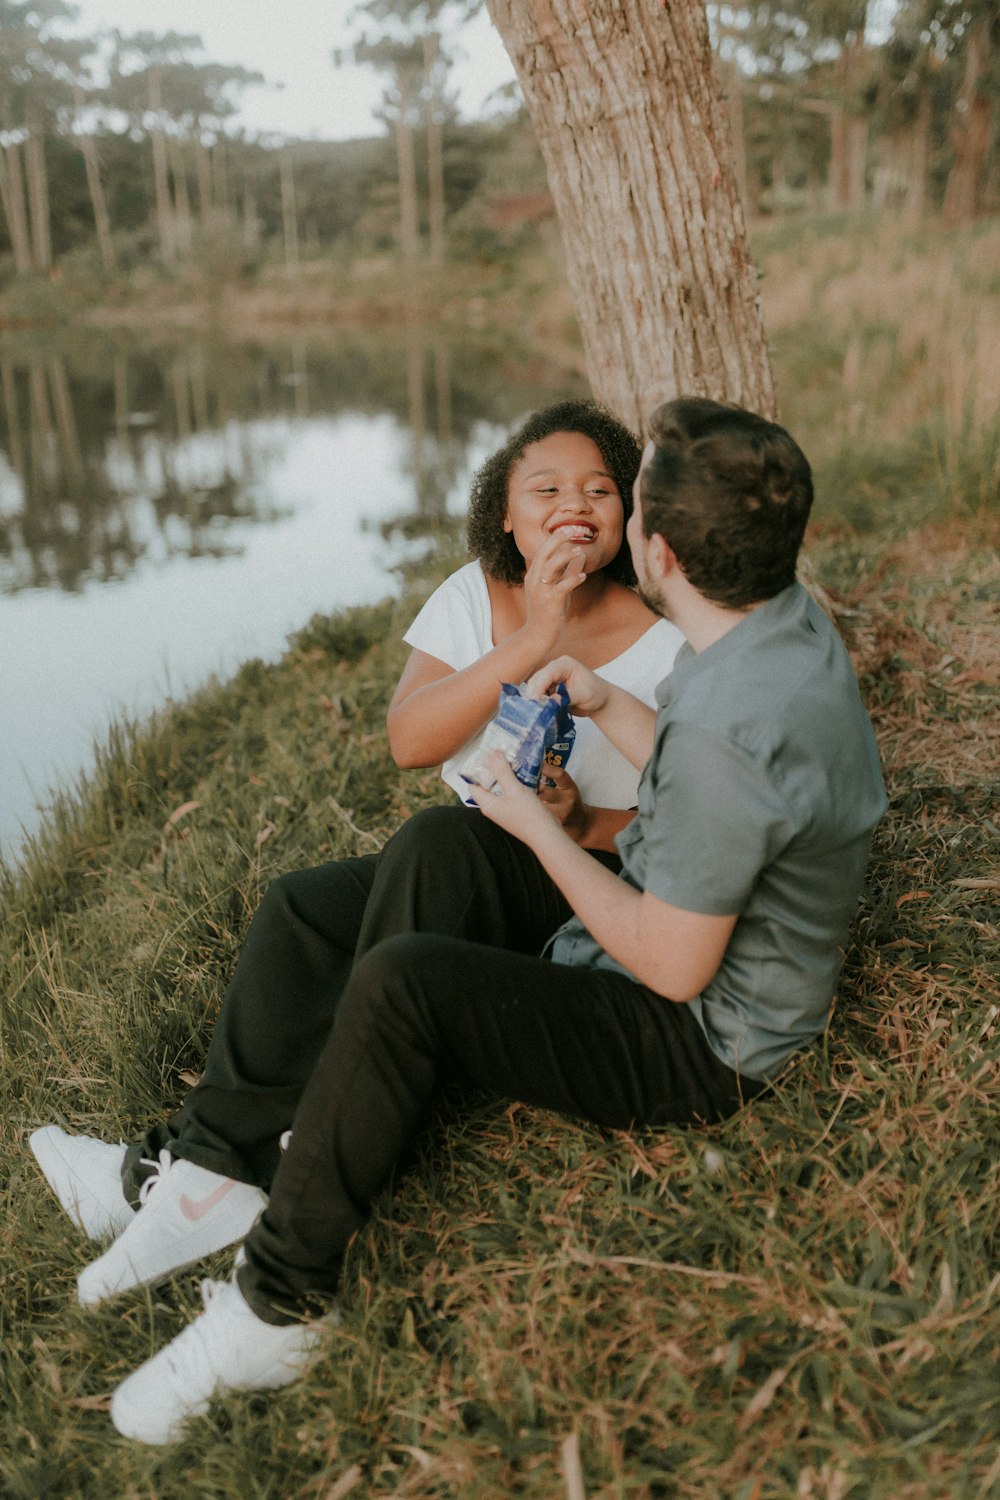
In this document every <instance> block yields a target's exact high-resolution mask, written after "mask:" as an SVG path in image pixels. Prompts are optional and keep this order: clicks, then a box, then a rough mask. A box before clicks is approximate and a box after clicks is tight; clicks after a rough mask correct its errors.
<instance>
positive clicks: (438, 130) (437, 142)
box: [424, 31, 445, 267]
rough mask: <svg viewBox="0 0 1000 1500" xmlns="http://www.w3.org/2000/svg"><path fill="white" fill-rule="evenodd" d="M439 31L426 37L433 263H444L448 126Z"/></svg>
mask: <svg viewBox="0 0 1000 1500" xmlns="http://www.w3.org/2000/svg"><path fill="white" fill-rule="evenodd" d="M438 52H439V44H438V36H437V32H435V31H429V32H427V34H426V35H425V37H424V74H425V76H426V80H427V231H428V238H429V240H430V254H431V265H432V266H437V267H440V266H443V265H444V249H445V237H444V219H445V197H444V128H443V126H442V123H441V81H440V78H439V71H440V64H439V58H438Z"/></svg>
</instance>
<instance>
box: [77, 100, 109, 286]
mask: <svg viewBox="0 0 1000 1500" xmlns="http://www.w3.org/2000/svg"><path fill="white" fill-rule="evenodd" d="M81 107H82V96H80V97H78V102H77V109H80V108H81ZM79 142H80V153H81V155H82V156H83V165H84V170H85V171H86V173H87V191H88V192H89V193H90V203H91V207H92V208H93V210H94V229H95V230H96V232H97V250H98V254H99V255H100V257H101V265H102V267H103V268H104V270H105V272H107V273H110V272H111V271H113V270H114V268H115V242H114V240H113V239H112V237H111V219H110V217H109V215H108V204H107V199H106V198H105V196H104V185H103V183H102V182H101V166H100V162H99V161H98V159H97V146H96V144H95V142H94V138H93V136H92V135H82V136H80V137H79Z"/></svg>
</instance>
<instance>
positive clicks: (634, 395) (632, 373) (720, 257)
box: [488, 0, 775, 430]
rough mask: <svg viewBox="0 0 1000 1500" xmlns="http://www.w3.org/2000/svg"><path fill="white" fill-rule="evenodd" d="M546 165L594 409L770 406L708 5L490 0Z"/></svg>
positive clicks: (642, 411) (637, 419)
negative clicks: (697, 400)
mask: <svg viewBox="0 0 1000 1500" xmlns="http://www.w3.org/2000/svg"><path fill="white" fill-rule="evenodd" d="M488 5H489V10H490V14H491V16H492V18H493V21H494V24H495V25H496V27H497V29H498V30H499V32H500V35H501V37H502V38H503V40H504V44H505V46H506V47H507V50H508V52H509V53H510V55H511V58H512V60H513V63H514V66H515V68H516V70H517V74H518V77H519V79H520V82H521V88H522V90H523V92H524V97H525V101H526V103H527V107H528V111H529V113H530V115H531V120H532V124H533V125H534V129H535V134H536V136H537V137H538V142H539V145H540V147H541V150H542V154H543V156H544V158H545V164H546V167H547V170H548V178H549V185H550V188H551V190H552V196H553V199H554V201H555V205H556V211H557V213H558V216H559V222H560V227H561V230H562V237H563V244H564V247H565V253H566V261H567V270H568V274H569V281H570V286H571V288H572V291H573V297H574V301H575V304H576V309H577V314H578V317H579V321H580V326H581V331H582V334H583V343H584V350H585V353H586V357H587V365H588V370H589V374H590V381H591V385H592V387H593V390H594V394H595V395H596V396H597V397H598V398H599V399H600V400H602V401H604V402H605V403H606V404H607V405H608V406H609V407H611V409H612V410H613V411H615V412H617V413H618V414H619V415H620V416H621V417H622V418H623V419H624V420H625V421H627V422H629V423H630V424H631V425H632V426H633V427H634V428H636V429H637V430H638V429H639V428H641V426H642V423H643V420H644V418H645V417H646V416H647V415H648V413H649V412H650V411H651V410H652V408H653V407H654V406H656V405H657V404H658V403H659V402H661V401H663V400H666V399H669V398H671V397H674V396H678V395H685V394H687V395H703V396H709V397H712V398H714V399H716V400H722V401H734V402H737V403H739V404H740V405H742V406H746V407H749V408H752V409H753V410H756V411H759V412H762V413H763V414H765V415H771V414H772V413H773V411H774V407H775V397H774V386H773V381H772V376H771V370H770V366H769V363H768V358H767V345H766V341H765V337H764V325H763V320H762V316H761V310H760V303H759V298H758V292H757V282H756V275H755V272H754V268H753V266H752V264H751V262H750V257H749V251H748V248H747V241H746V230H745V226H744V221H743V213H742V209H741V207H740V202H739V195H738V191H737V185H736V179H735V176H734V173H733V169H732V162H731V155H730V150H729V128H728V123H727V120H726V112H725V108H724V106H723V104H722V101H721V98H720V96H719V91H718V89H717V87H716V79H715V70H714V65H713V59H712V51H711V46H710V43H709V35H708V24H707V20H706V16H705V9H704V5H703V4H700V3H690V4H684V5H680V4H677V5H670V6H667V7H665V8H661V7H653V6H652V5H650V4H649V3H648V0H488Z"/></svg>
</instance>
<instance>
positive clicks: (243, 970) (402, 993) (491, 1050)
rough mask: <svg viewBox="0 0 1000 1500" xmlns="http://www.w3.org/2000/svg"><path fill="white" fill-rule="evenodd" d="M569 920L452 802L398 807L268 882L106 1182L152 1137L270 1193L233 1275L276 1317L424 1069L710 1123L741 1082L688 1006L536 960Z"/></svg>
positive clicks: (387, 1163)
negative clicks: (199, 1035) (371, 833)
mask: <svg viewBox="0 0 1000 1500" xmlns="http://www.w3.org/2000/svg"><path fill="white" fill-rule="evenodd" d="M603 859H604V861H605V862H606V863H611V864H616V863H617V861H615V860H613V858H612V857H611V856H603ZM568 915H569V911H568V908H567V905H566V902H565V900H564V899H563V897H562V896H561V895H560V894H559V892H558V890H557V889H556V887H555V886H554V884H553V883H552V881H551V880H550V879H549V877H548V876H547V875H546V874H545V872H544V871H543V870H542V868H541V866H540V865H539V864H538V861H537V860H536V859H535V857H534V855H533V854H532V853H531V852H530V850H528V849H527V848H526V846H525V845H523V844H521V843H520V842H519V840H517V839H514V838H512V837H511V836H510V835H508V834H505V833H504V832H503V831H502V830H501V829H499V828H497V827H496V826H495V825H494V824H491V823H489V822H488V821H487V819H485V818H484V817H483V816H482V814H481V813H479V812H478V811H476V810H475V809H469V808H461V807H456V806H450V807H440V808H432V809H429V810H428V811H426V812H423V813H419V814H417V816H416V817H414V818H412V819H410V820H409V822H408V823H406V824H405V825H404V826H403V828H402V829H400V831H399V832H398V833H397V834H396V835H395V836H394V837H393V838H392V839H390V841H389V842H388V843H387V844H386V846H385V848H384V849H383V850H382V851H381V853H380V854H378V855H369V856H362V857H360V858H355V859H348V860H343V861H340V862H337V863H335V864H328V865H322V866H319V867H318V868H316V869H313V870H304V871H299V872H296V873H294V874H291V875H288V876H284V877H282V878H281V879H280V880H278V881H276V882H274V884H273V885H272V886H271V887H270V888H269V889H268V891H267V893H266V895H265V897H264V900H263V902H262V903H261V906H260V908H259V910H258V912H257V914H256V915H255V917H254V919H253V921H252V923H251V925H250V929H249V931H248V934H247V938H246V941H245V943H244V946H243V949H242V952H241V954H240V959H239V962H238V964H237V968H236V972H235V974H234V977H233V981H232V984H231V985H230V988H229V990H228V991H227V994H226V997H225V1000H224V1002H223V1006H222V1010H221V1012H220V1016H219V1020H218V1023H217V1026H216V1030H215V1034H214V1036H213V1039H212V1042H211V1045H210V1047H209V1052H208V1057H207V1060H206V1066H205V1072H204V1074H203V1077H202V1080H201V1082H200V1083H199V1084H198V1086H197V1087H196V1088H194V1089H193V1090H192V1091H191V1094H190V1095H189V1096H188V1099H187V1101H186V1103H185V1106H184V1108H183V1109H182V1110H181V1111H180V1112H179V1114H177V1115H175V1116H173V1117H172V1118H171V1119H170V1120H169V1121H167V1123H166V1124H165V1125H163V1126H159V1127H156V1128H154V1130H152V1131H151V1132H150V1133H149V1134H148V1135H147V1137H146V1139H145V1140H144V1141H143V1143H142V1144H141V1146H139V1147H134V1148H132V1150H131V1151H130V1153H129V1156H128V1158H127V1161H126V1168H125V1185H126V1191H127V1192H129V1193H130V1196H132V1197H133V1201H134V1196H135V1194H136V1193H137V1186H138V1183H139V1182H140V1181H141V1177H142V1175H143V1169H142V1166H141V1163H140V1161H139V1158H140V1157H141V1156H144V1157H153V1156H155V1154H156V1152H157V1151H158V1150H159V1149H160V1148H161V1147H163V1146H166V1147H167V1148H168V1149H169V1150H170V1151H171V1152H172V1153H173V1154H174V1155H177V1156H181V1157H186V1158H187V1159H188V1160H191V1161H195V1162H197V1163H198V1164H199V1165H201V1166H205V1167H209V1168H210V1169H212V1170H213V1171H217V1172H221V1173H223V1174H225V1175H227V1176H234V1177H238V1178H240V1179H241V1180H244V1181H252V1182H255V1183H258V1184H259V1185H260V1186H262V1187H264V1188H267V1189H269V1190H270V1194H271V1197H270V1202H269V1204H268V1207H267V1209H266V1210H265V1212H264V1214H263V1215H262V1217H261V1219H260V1221H259V1222H258V1224H257V1225H256V1226H255V1228H254V1229H253V1230H252V1231H251V1233H250V1235H249V1236H248V1238H247V1241H246V1254H247V1260H246V1263H245V1264H244V1265H243V1266H242V1267H241V1268H240V1271H239V1273H238V1275H239V1281H240V1286H241V1288H242V1290H243V1293H244V1295H245V1296H246V1298H247V1300H248V1302H249V1303H250V1305H251V1306H252V1307H253V1308H254V1310H255V1311H256V1312H257V1313H258V1315H259V1316H260V1317H262V1318H264V1319H265V1320H267V1321H270V1322H284V1321H288V1320H289V1319H290V1318H293V1317H295V1316H296V1315H297V1314H299V1313H300V1312H301V1310H302V1308H303V1307H307V1306H309V1304H310V1303H311V1301H313V1300H314V1299H316V1298H324V1297H326V1296H328V1295H329V1294H330V1293H332V1292H333V1291H334V1290H335V1289H336V1285H337V1281H338V1278H339V1274H340V1266H341V1262H342V1260H343V1255H344V1252H345V1250H346V1247H347V1244H348V1242H349V1240H350V1239H351V1237H352V1235H353V1234H354V1233H355V1232H356V1231H357V1230H358V1229H359V1228H360V1227H361V1225H363V1224H364V1222H365V1220H366V1218H367V1216H368V1213H369V1209H370V1204H371V1201H372V1199H373V1197H374V1196H375V1195H376V1194H377V1193H378V1192H379V1191H380V1190H381V1189H382V1188H383V1187H384V1186H385V1185H386V1184H387V1182H388V1180H389V1178H390V1177H391V1174H392V1172H393V1169H394V1168H395V1167H396V1166H397V1164H398V1163H399V1162H400V1161H401V1160H402V1159H403V1158H404V1157H405V1156H406V1155H408V1153H409V1151H410V1150H411V1149H412V1146H413V1143H414V1140H415V1138H416V1136H417V1133H418V1132H419V1130H420V1128H421V1126H422V1124H423V1122H424V1120H425V1118H426V1116H427V1113H428V1110H429V1107H430V1105H431V1103H432V1101H433V1099H434V1096H435V1094H436V1093H437V1091H438V1090H439V1089H440V1088H441V1087H442V1086H443V1085H446V1084H457V1085H459V1086H464V1087H469V1088H476V1089H480V1090H486V1091H488V1092H490V1093H492V1094H495V1095H497V1096H500V1097H505V1098H513V1099H518V1100H521V1101H523V1102H524V1103H528V1104H534V1105H538V1106H541V1107H544V1108H549V1109H554V1110H557V1111H560V1112H562V1113H564V1114H569V1115H574V1116H578V1117H580V1118H585V1119H589V1120H592V1121H594V1122H595V1123H598V1124H601V1125H604V1126H608V1127H620V1128H624V1127H628V1126H630V1125H633V1124H635V1125H650V1126H657V1125H666V1124H688V1123H692V1122H695V1121H699V1120H702V1121H711V1120H718V1119H721V1118H724V1117H725V1116H726V1115H728V1114H731V1113H733V1112H734V1111H735V1110H736V1109H738V1108H739V1106H740V1104H741V1103H742V1102H743V1101H744V1100H745V1099H747V1098H750V1097H752V1096H753V1095H754V1094H756V1093H758V1092H759V1091H760V1088H761V1085H760V1084H758V1083H754V1082H752V1081H750V1080H745V1079H744V1080H741V1079H740V1078H739V1077H738V1076H737V1075H736V1074H735V1073H733V1072H732V1071H731V1070H730V1069H729V1068H727V1067H726V1066H725V1064H723V1063H722V1062H721V1061H720V1060H719V1059H718V1058H717V1057H716V1056H715V1054H714V1053H713V1052H712V1051H711V1049H710V1048H709V1047H708V1044H707V1043H706V1041H705V1039H704V1036H703V1034H702V1032H701V1029H700V1027H699V1026H698V1024H697V1022H696V1021H695V1020H694V1018H693V1017H692V1015H691V1013H690V1011H689V1010H688V1009H687V1007H685V1006H683V1005H674V1004H672V1003H671V1002H670V1001H668V1000H664V999H663V998H662V997H661V996H659V995H656V994H654V993H653V991H651V990H648V989H646V988H645V987H644V986H642V985H639V984H637V983H636V982H635V981H634V980H632V979H630V978H628V976H626V975H623V974H619V973H616V972H614V971H611V970H601V969H578V968H570V967H567V966H565V965H560V964H553V963H550V962H549V961H548V960H546V959H541V958H539V957H537V955H538V953H539V952H540V951H541V949H542V947H543V946H544V944H545V942H546V940H547V939H548V937H549V936H550V935H551V933H552V932H553V931H554V930H555V928H556V927H558V926H559V925H560V924H561V923H562V922H563V921H564V920H565V919H566V917H567V916H568ZM289 1128H291V1130H292V1136H291V1140H290V1143H289V1145H288V1149H287V1151H286V1152H285V1153H284V1154H282V1153H281V1151H280V1150H279V1146H278V1140H279V1137H280V1136H281V1135H282V1133H283V1132H284V1131H286V1130H288V1129H289Z"/></svg>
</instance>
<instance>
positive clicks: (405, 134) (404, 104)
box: [396, 68, 420, 265]
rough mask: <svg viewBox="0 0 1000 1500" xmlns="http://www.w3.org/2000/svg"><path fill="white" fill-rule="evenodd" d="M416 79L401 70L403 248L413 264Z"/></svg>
mask: <svg viewBox="0 0 1000 1500" xmlns="http://www.w3.org/2000/svg"><path fill="white" fill-rule="evenodd" d="M412 108H413V82H412V79H411V78H410V75H409V72H408V70H406V69H405V68H404V69H403V70H401V72H400V78H399V120H398V121H397V123H396V159H397V162H398V166H399V248H400V250H401V251H402V255H403V259H404V260H405V261H406V262H407V263H408V264H411V265H412V264H413V262H414V261H415V260H416V259H417V256H418V254H419V253H420V227H419V219H418V214H417V167H416V161H415V159H414V153H413V126H412V124H411V123H410V113H411V111H412Z"/></svg>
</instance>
